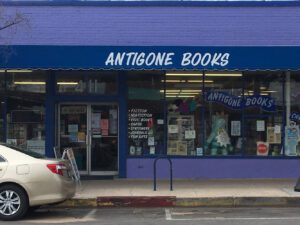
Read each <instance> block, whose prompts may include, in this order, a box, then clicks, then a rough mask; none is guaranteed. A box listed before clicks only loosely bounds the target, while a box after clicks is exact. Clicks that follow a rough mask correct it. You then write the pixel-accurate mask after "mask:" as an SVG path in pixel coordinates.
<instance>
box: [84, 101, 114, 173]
mask: <svg viewBox="0 0 300 225" xmlns="http://www.w3.org/2000/svg"><path fill="white" fill-rule="evenodd" d="M89 111H90V116H89V122H90V126H89V132H88V133H89V143H90V163H89V164H90V174H92V175H116V174H118V145H119V144H118V106H117V105H116V104H105V105H90V110H89Z"/></svg>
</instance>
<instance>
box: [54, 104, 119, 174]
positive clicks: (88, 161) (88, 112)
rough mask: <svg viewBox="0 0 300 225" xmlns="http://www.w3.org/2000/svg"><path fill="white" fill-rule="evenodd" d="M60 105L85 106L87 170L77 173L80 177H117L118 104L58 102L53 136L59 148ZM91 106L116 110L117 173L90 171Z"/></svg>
mask: <svg viewBox="0 0 300 225" xmlns="http://www.w3.org/2000/svg"><path fill="white" fill-rule="evenodd" d="M62 105H85V106H86V117H87V119H86V127H87V140H86V160H87V162H86V163H87V170H83V171H79V172H80V174H81V175H91V176H93V175H98V176H117V175H119V170H120V168H119V163H120V135H119V125H120V119H119V118H120V117H119V114H120V107H119V103H118V102H101V103H98V102H82V101H78V102H77V101H74V102H70V101H67V102H58V103H57V104H56V107H57V110H56V115H55V117H56V121H57V123H56V129H55V131H56V132H55V136H56V146H58V147H60V116H61V114H60V108H61V106H62ZM92 105H114V106H117V108H118V125H117V127H118V134H117V139H118V159H117V171H92V170H91V140H92V137H91V115H92V111H91V109H92Z"/></svg>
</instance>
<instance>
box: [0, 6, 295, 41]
mask: <svg viewBox="0 0 300 225" xmlns="http://www.w3.org/2000/svg"><path fill="white" fill-rule="evenodd" d="M3 11H4V13H6V14H13V13H15V12H19V13H21V14H23V15H24V16H25V17H26V19H27V21H26V22H24V23H22V24H19V25H17V26H15V27H12V28H10V29H6V30H4V31H1V33H0V44H14V45H125V46H155V45H156V46H157V45H160V46H168V45H177V46H218V45H220V46H230V45H233V46H236V45H239V46H249V45H250V46H251V45H258V46H259V45H263V46H271V45H292V46H293V45H294V46H295V45H300V38H299V37H300V29H298V28H299V25H300V7H297V6H294V7H174V6H172V7H155V6H148V7H141V6H139V7H138V6H136V7H128V6H127V7H117V6H114V7H113V6H111V7H101V6H93V7H91V6H69V7H68V6H18V7H16V6H4V10H3Z"/></svg>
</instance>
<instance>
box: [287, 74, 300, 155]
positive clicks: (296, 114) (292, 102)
mask: <svg viewBox="0 0 300 225" xmlns="http://www.w3.org/2000/svg"><path fill="white" fill-rule="evenodd" d="M288 90H290V91H288ZM289 92H290V93H289ZM286 105H287V124H286V128H285V149H284V150H285V155H286V156H300V132H299V125H300V73H299V72H292V73H290V75H289V74H287V75H286Z"/></svg>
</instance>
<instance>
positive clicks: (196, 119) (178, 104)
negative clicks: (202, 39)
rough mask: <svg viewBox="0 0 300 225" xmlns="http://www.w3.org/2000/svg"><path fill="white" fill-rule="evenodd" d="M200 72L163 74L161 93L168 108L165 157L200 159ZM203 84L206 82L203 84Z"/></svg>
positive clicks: (201, 125) (201, 77) (201, 82)
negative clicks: (163, 88)
mask: <svg viewBox="0 0 300 225" xmlns="http://www.w3.org/2000/svg"><path fill="white" fill-rule="evenodd" d="M202 75H203V74H202V72H190V73H185V72H176V71H175V72H174V71H173V72H167V73H166V77H165V80H162V82H165V90H161V92H162V93H165V96H166V101H167V105H168V115H167V121H168V124H167V125H168V129H167V133H168V134H167V135H168V136H167V137H168V139H167V143H168V145H167V154H168V155H178V156H201V155H203V151H201V149H202V135H203V132H202V129H203V124H202V119H201V118H202V109H203V108H202V87H203V76H202ZM207 82H210V81H209V80H207Z"/></svg>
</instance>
